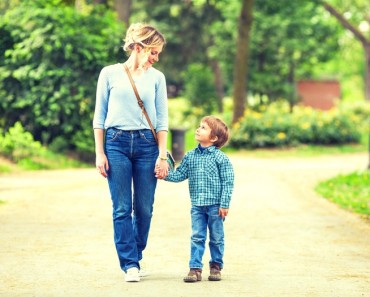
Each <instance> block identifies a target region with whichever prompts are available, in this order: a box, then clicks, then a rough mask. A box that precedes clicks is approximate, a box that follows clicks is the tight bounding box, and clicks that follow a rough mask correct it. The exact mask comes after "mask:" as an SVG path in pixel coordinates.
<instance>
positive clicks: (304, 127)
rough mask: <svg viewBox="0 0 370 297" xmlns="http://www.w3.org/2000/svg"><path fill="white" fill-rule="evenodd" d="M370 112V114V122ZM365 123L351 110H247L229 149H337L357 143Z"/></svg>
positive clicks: (234, 129) (277, 107)
mask: <svg viewBox="0 0 370 297" xmlns="http://www.w3.org/2000/svg"><path fill="white" fill-rule="evenodd" d="M369 115H370V112H369V113H368V114H367V118H368V116H369ZM365 123H366V116H360V115H358V113H357V112H354V110H351V109H342V108H339V107H336V108H333V109H332V110H330V111H320V110H315V109H312V108H309V107H301V106H296V107H294V110H293V113H290V112H289V106H288V104H287V103H282V102H277V103H274V104H271V105H270V106H268V107H265V108H262V110H261V109H260V110H258V111H254V110H249V109H248V110H246V112H245V114H244V117H243V118H241V119H240V120H239V121H238V122H237V123H236V124H234V126H233V127H232V138H231V140H230V146H232V147H235V148H258V147H281V146H295V145H297V144H319V145H337V144H345V143H358V142H360V140H361V134H362V133H363V129H364V127H365Z"/></svg>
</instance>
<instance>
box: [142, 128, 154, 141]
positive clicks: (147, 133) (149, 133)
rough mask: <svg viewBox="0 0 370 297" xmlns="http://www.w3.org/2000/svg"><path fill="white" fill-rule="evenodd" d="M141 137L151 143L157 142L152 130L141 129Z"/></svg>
mask: <svg viewBox="0 0 370 297" xmlns="http://www.w3.org/2000/svg"><path fill="white" fill-rule="evenodd" d="M139 133H140V137H141V139H143V140H145V141H146V142H147V143H149V144H153V143H156V141H155V138H154V135H153V132H152V131H151V130H145V131H140V132H139Z"/></svg>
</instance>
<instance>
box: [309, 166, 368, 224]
mask: <svg viewBox="0 0 370 297" xmlns="http://www.w3.org/2000/svg"><path fill="white" fill-rule="evenodd" d="M315 190H316V191H317V192H318V193H319V194H320V195H322V196H323V197H325V198H327V199H329V200H330V201H332V202H334V203H336V204H338V205H340V206H341V207H343V208H345V209H348V210H350V211H352V212H355V213H358V214H361V215H363V216H364V217H365V218H366V219H367V220H368V221H370V171H369V170H368V171H363V172H353V173H350V174H347V175H338V176H336V177H334V178H331V179H329V180H326V181H323V182H321V183H319V184H318V185H317V187H316V188H315Z"/></svg>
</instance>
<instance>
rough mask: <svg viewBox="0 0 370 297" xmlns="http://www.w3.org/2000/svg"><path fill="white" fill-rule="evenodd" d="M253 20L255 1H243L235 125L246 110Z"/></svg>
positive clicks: (238, 46) (236, 64) (237, 68)
mask: <svg viewBox="0 0 370 297" xmlns="http://www.w3.org/2000/svg"><path fill="white" fill-rule="evenodd" d="M252 19H253V0H243V2H242V8H241V12H240V16H239V24H238V39H237V44H236V56H235V61H234V91H233V98H234V112H233V123H236V122H237V121H238V120H239V119H240V118H241V117H242V116H243V115H244V110H245V97H246V94H247V85H248V58H249V39H250V30H251V27H252Z"/></svg>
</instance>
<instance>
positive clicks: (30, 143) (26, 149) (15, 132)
mask: <svg viewBox="0 0 370 297" xmlns="http://www.w3.org/2000/svg"><path fill="white" fill-rule="evenodd" d="M43 149H44V148H43V147H42V146H41V144H40V142H38V141H35V140H34V139H33V136H32V134H31V133H29V132H27V131H25V130H24V128H23V126H22V124H21V123H20V122H17V123H15V125H14V126H13V127H11V128H10V129H9V131H8V133H6V134H5V135H4V136H2V135H0V154H2V155H4V156H6V157H7V158H9V159H11V160H12V161H15V162H19V161H20V160H22V159H26V158H29V157H32V156H36V155H38V154H39V153H40V150H43Z"/></svg>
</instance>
